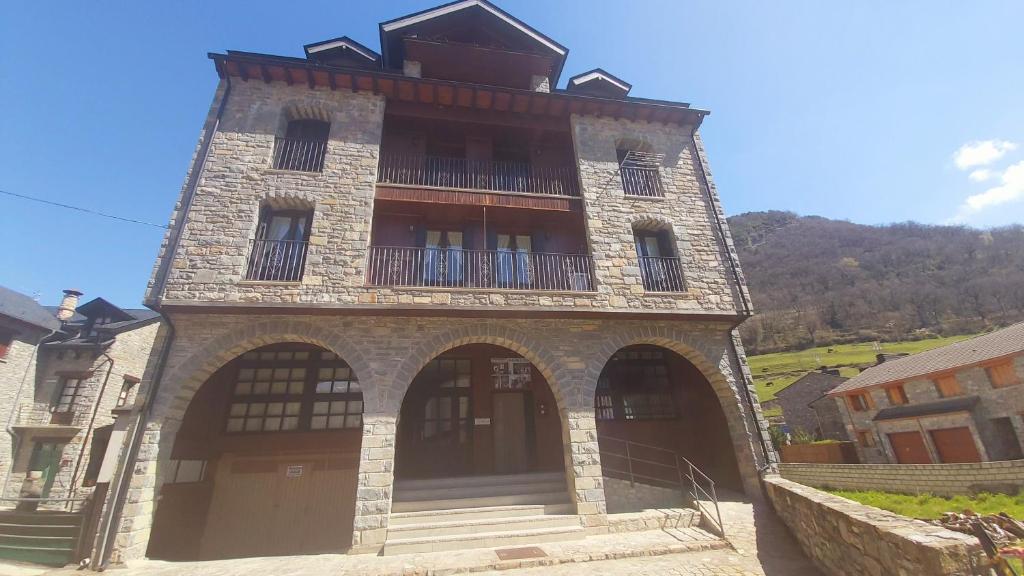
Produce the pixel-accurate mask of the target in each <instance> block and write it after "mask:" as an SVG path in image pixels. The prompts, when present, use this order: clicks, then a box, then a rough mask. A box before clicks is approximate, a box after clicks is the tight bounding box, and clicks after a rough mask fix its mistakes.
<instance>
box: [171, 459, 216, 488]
mask: <svg viewBox="0 0 1024 576" xmlns="http://www.w3.org/2000/svg"><path fill="white" fill-rule="evenodd" d="M205 478H206V460H171V461H170V462H168V463H167V472H166V473H165V475H164V484H184V483H186V482H202V481H203V480H204V479H205Z"/></svg>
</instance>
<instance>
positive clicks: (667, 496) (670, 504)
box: [604, 476, 683, 514]
mask: <svg viewBox="0 0 1024 576" xmlns="http://www.w3.org/2000/svg"><path fill="white" fill-rule="evenodd" d="M604 499H605V503H606V505H607V507H608V513H609V514H618V513H621V512H640V511H641V510H649V509H652V508H681V507H682V506H683V494H682V492H680V490H679V489H678V488H674V489H673V488H661V487H659V486H651V485H649V484H640V483H634V484H630V482H629V480H620V479H618V478H610V477H608V476H605V477H604Z"/></svg>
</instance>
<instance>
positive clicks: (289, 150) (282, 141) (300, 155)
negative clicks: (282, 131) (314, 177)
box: [274, 136, 327, 172]
mask: <svg viewBox="0 0 1024 576" xmlns="http://www.w3.org/2000/svg"><path fill="white" fill-rule="evenodd" d="M326 152H327V141H326V140H303V139H299V138H283V137H280V136H279V137H277V138H275V139H274V168H276V169H278V170H297V171H299V172H322V171H323V169H324V153H326Z"/></svg>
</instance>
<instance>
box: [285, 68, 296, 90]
mask: <svg viewBox="0 0 1024 576" xmlns="http://www.w3.org/2000/svg"><path fill="white" fill-rule="evenodd" d="M284 81H285V82H287V83H288V85H289V86H291V85H292V84H295V78H292V69H291V68H285V69H284Z"/></svg>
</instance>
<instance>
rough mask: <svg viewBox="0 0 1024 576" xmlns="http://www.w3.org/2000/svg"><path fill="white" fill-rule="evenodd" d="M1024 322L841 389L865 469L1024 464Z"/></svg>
mask: <svg viewBox="0 0 1024 576" xmlns="http://www.w3.org/2000/svg"><path fill="white" fill-rule="evenodd" d="M1022 382H1024V323H1020V324H1014V325H1012V326H1010V327H1008V328H1004V329H1002V330H997V331H995V332H991V333H989V334H985V335H982V336H976V337H974V338H971V339H969V340H964V341H962V342H957V343H955V344H950V345H949V346H944V347H942V348H935V349H933V350H928V351H927V352H921V353H920V354H914V355H912V356H906V357H903V358H897V359H894V360H886V361H884V362H882V363H881V364H878V365H875V366H872V367H871V368H868V369H866V370H864V371H863V372H861V373H860V374H858V375H857V376H854V377H853V378H850V379H849V380H847V381H846V382H845V383H843V384H841V385H840V386H839V387H837V388H836V389H834V390H833V391H832V392H831V393H830V396H832V397H833V398H834V399H835V401H836V402H837V404H838V405H839V407H840V409H841V411H842V413H843V420H844V422H845V424H846V429H847V430H848V431H849V434H850V436H851V437H852V438H856V439H857V442H858V451H859V452H860V457H861V460H862V461H863V462H900V463H929V462H977V461H988V460H1015V459H1019V458H1022V457H1024V456H1022V444H1024V421H1022V414H1024V386H1022V385H1021V384H1022Z"/></svg>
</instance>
